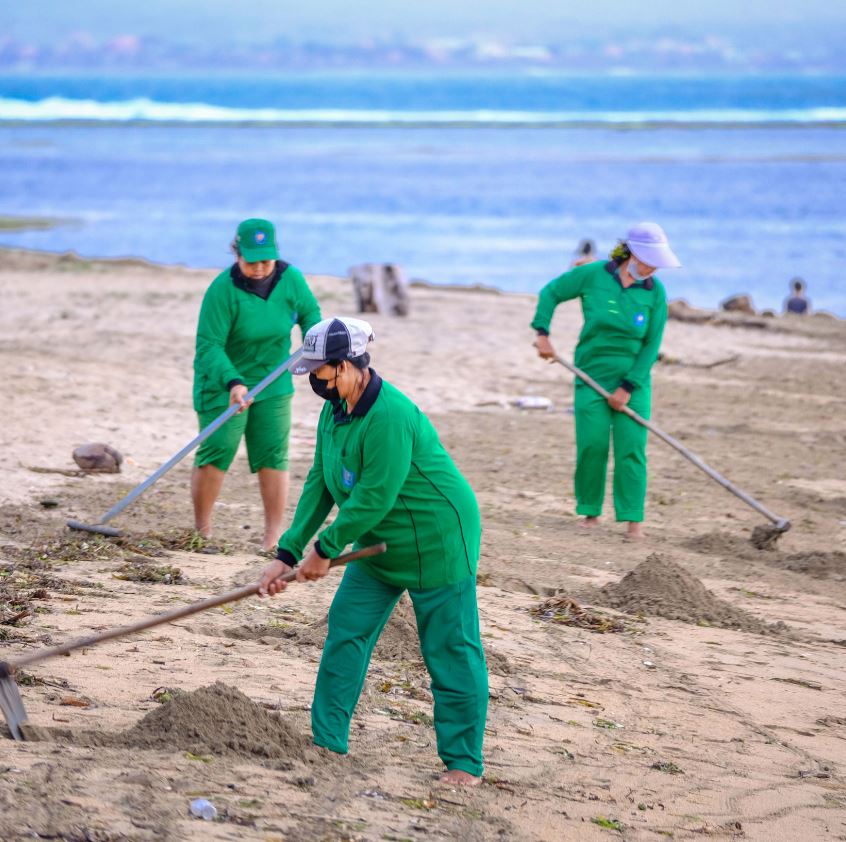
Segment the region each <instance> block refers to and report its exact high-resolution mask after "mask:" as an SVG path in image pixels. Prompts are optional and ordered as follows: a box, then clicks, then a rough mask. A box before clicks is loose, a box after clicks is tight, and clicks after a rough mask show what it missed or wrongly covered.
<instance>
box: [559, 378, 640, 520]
mask: <svg viewBox="0 0 846 842" xmlns="http://www.w3.org/2000/svg"><path fill="white" fill-rule="evenodd" d="M574 402H575V411H576V477H575V485H576V513H577V514H580V515H585V516H587V517H598V516H599V515H600V514H602V502H603V500H604V499H605V475H606V472H607V468H608V447H609V441H608V440H609V436H613V440H614V511H615V513H616V516H617V520H625V521H638V522H640V521H642V520H643V508H644V502H645V500H646V436H647V429H646V427H643V426H641V425H640V424H638V423H637V422H636V421H633V420H632V419H631V418H629V417H628V416H627V415H624V414H623V413H622V412H615V411H614V410H613V409H611V407H610V406H609V405H608V401H607V400H606V399H605V398H603V397H602V396H601V395H599V394H597V393H596V392H595V391H594V390H593V389H591V388H590V386H586V385H584V384H582V383H577V384H576V396H575V401H574ZM651 403H652V390H651V388H650V387H649V386H647V387H645V388H641V389H635V391H634V392H633V393H632V396H631V398H630V400H629V404H628V405H629V406H630V407H631V408H632V409H633V410H634V411H635V412H636V413H637V414H638V415H640V416H642V417H643V418H649V412H650V406H651Z"/></svg>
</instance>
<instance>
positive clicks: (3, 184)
mask: <svg viewBox="0 0 846 842" xmlns="http://www.w3.org/2000/svg"><path fill="white" fill-rule="evenodd" d="M0 176H2V177H1V178H0V215H2V214H19V215H25V216H38V215H44V216H52V217H59V218H62V219H65V220H67V224H64V225H61V226H59V227H57V228H55V229H53V230H50V231H23V232H0V243H2V244H4V245H13V246H23V247H29V248H43V249H48V250H52V251H64V250H68V249H73V250H75V251H77V252H79V253H81V254H83V255H89V256H123V255H134V256H140V257H146V258H148V259H151V260H155V261H160V262H166V263H184V264H187V265H192V266H208V267H215V266H224V265H226V264H227V263H228V262H229V260H230V255H229V253H228V249H227V247H228V243H229V242H230V241H231V238H232V234H233V232H234V228H235V225H236V224H237V222H238V221H239V220H240V219H242V218H244V217H247V216H267V217H269V218H270V219H273V220H274V221H275V222H276V223H277V225H278V228H279V232H280V241H281V243H282V250H283V253H284V256H285V258H286V259H287V260H289V261H290V262H292V263H295V264H296V265H298V266H300V267H301V268H302V269H303V270H305V271H307V272H330V273H336V274H344V273H345V272H346V270H347V268H348V267H349V266H350V265H352V264H355V263H359V262H364V261H394V262H397V263H399V264H401V265H402V266H403V267H404V268H405V269H406V271H407V272H408V274H409V275H410V276H412V277H415V278H423V279H427V280H429V281H432V282H436V283H478V284H486V285H491V286H496V287H499V288H502V289H507V290H520V291H529V292H534V291H537V290H538V289H539V288H540V287H541V286H542V285H543V284H544V283H546V282H547V281H548V280H549V279H550V278H552V277H554V276H555V275H557V274H559V273H560V272H561V271H563V270H564V269H565V268H566V267H567V265H568V264H569V262H570V260H571V258H572V253H573V250H574V248H575V246H576V243H577V241H578V240H579V239H580V238H582V237H591V238H593V239H595V240H596V241H597V243H598V245H599V247H600V251H602V252H603V253H604V252H605V251H607V250H608V249H609V248H610V247H611V246H612V245H613V244H614V243H615V242H616V240H617V238H618V237H621V236H623V234H624V233H625V230H626V228H627V227H628V225H629V224H631V223H632V222H634V221H637V220H640V219H651V220H655V221H658V222H660V223H661V224H662V225H663V226H664V227H665V229H666V230H667V232H668V234H669V236H670V239H671V242H672V245H673V247H674V249H675V250H676V252H677V253H678V254H679V256H680V258H681V259H682V262H683V263H684V267H683V268H682V269H679V270H673V271H667V272H665V273H664V274H663V276H662V278H663V280H664V282H665V283H666V285H667V287H668V290H669V292H670V295H671V296H672V297H683V298H686V299H687V300H688V301H690V302H691V303H694V304H698V305H704V306H714V305H715V304H716V303H717V302H718V301H719V300H720V299H721V298H723V297H724V296H726V295H728V294H731V293H734V292H748V293H750V294H752V296H753V298H754V300H755V303H756V304H757V305H758V306H761V307H765V306H769V307H779V306H780V304H781V301H782V299H783V298H784V296H785V294H786V292H787V282H788V280H789V279H790V278H791V277H793V276H794V275H800V276H802V277H804V278H805V279H806V281H807V282H808V287H809V295H810V297H811V299H812V301H813V303H814V305H815V306H816V307H818V308H824V309H828V310H831V311H833V312H836V313H838V314H839V315H843V316H846V283H844V282H843V281H842V280H841V273H840V269H841V267H842V266H843V265H844V261H846V211H844V203H843V193H844V189H846V79H844V78H840V77H837V78H834V77H810V76H796V77H789V78H788V77H779V78H774V77H751V78H728V77H717V78H693V77H684V78H682V77H679V78H668V77H663V78H661V77H626V76H623V77H610V76H607V77H598V78H597V77H580V76H564V75H560V74H544V73H532V74H512V75H508V76H506V75H503V74H497V75H495V74H482V73H475V74H469V73H468V74H456V73H452V74H431V73H428V74H424V73H414V74H411V73H406V74H399V73H393V74H386V73H375V72H374V73H344V74H342V73H335V74H329V73H323V74H310V75H305V74H300V75H296V76H290V75H289V76H260V75H246V74H244V75H229V76H215V77H212V78H205V77H202V76H199V75H194V76H188V77H186V76H182V77H178V78H176V77H166V76H147V77H127V76H119V75H118V76H113V77H108V78H107V77H98V76H75V77H66V78H57V77H49V76H22V75H19V76H5V77H3V76H0Z"/></svg>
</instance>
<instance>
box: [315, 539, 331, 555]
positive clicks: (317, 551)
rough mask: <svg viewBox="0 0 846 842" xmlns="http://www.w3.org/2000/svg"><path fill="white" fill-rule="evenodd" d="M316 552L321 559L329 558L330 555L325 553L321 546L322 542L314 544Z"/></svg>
mask: <svg viewBox="0 0 846 842" xmlns="http://www.w3.org/2000/svg"><path fill="white" fill-rule="evenodd" d="M314 551H315V552H316V553H317V554H318V555H319V556H320V557H321V558H329V553H327V552H325V551H324V549H323V547H321V546H320V541H319V540H318V541H315V542H314Z"/></svg>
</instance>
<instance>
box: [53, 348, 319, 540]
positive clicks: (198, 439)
mask: <svg viewBox="0 0 846 842" xmlns="http://www.w3.org/2000/svg"><path fill="white" fill-rule="evenodd" d="M302 355H303V349H302V348H298V349H297V350H296V351H294V353H293V354H291V356H290V357H288V359H287V360H285V362H284V363H282V364H281V365H279V366H277V367H276V368H275V369H273V371H271V372H270V374H268V375H267V376H266V377H265V378H264V379H263V380H261V381H260V382H259V383H257V384H256V385H255V386H253V388H252V389H250V391H249V392H247V394H246V395H244V400H246V401H249V400H250V399H252V398H254V397H255V396H256V395H258V394H259V393H260V392H263V391H264V390H265V389H266V388H267V387H268V386H269V385H270V384H271V383H273V382H274V381H275V380H278V379H279V378H280V377H281V376H282V375H283V374H284V373H285V372H286V371H289V370H290V369H291V368H292V367H293V366H294V365H295V364H296V363H297V362H299V359H300V357H301V356H302ZM240 411H241V407H240V405H239V404H232V405H231V406H230V407H229V408H228V409H226V410H224V411H223V412H222V413H221V414H220V415H218V416H217V418H215V419H214V421H212V422H211V423H210V424H209V425H208V426H207V427H204V428H203V429H202V430H200V432H199V433H198V434H197V435H196V436H195V437H194V438H193V439H191V441H189V442H188V444H186V445H185V446H184V447H183V448H182V449H181V450H179V451H177V452H176V453H174V454H173V456H171V457H170V459H168V460H167V462H165V463H164V464H163V465H162V466H161V467H159V468H158V470H156V471H154V472H153V473H152V474H150V476H148V477H147V479H145V480H144V481H143V482H141V483H139V484H138V485H136V486H135V488H133V489H132V491H130V492H129V493H128V494H127V495H126V496H125V497H124V498H123V499H122V500H118V502H117V503H115V504H114V506H112V507H111V509H109V510H108V511H107V512H106V513H105V514H104V515H103V516H102V517H101V518H100V520H98V521H97V524H96V525H95V528H92V526H91V525H89V524H85V523H81V522H80V521H78V520H69V521H68V526H69V527H70V528H71V529H82V530H84V531H86V532H97V531H98V530H97V529H96V526H99V525H102V524H104V523H106V522H108V521H110V520H111V519H112V518H113V517H115V515H118V514H120V513H121V512H122V511H123V510H124V509H125V508H126V507H127V506H128V505H129V504H130V503H131V502H132V501H133V500H136V499H137V498H138V497H140V496H141V495H142V494H143V493H144V492H145V491H146V490H147V489H148V488H149V487H150V486H151V485H153V483H155V482H158V480H159V479H161V477H163V476H164V475H165V474H166V473H167V472H168V471H169V470H170V469H171V468H173V467H174V466H175V465H177V464H178V463H179V462H181V461H182V460H183V459H184V458H185V457H186V456H187V455H188V454H189V453H190V452H191V451H192V450H194V448H196V447H197V446H199V445H200V444H201V443H202V442H204V441H205V440H206V439H207V438H208V437H209V436H210V435H211V434H212V433H214V432H215V431H216V430H218V429H219V428H220V427H222V426H223V425H224V424H225V423H226V422H227V421H228V420H229V419H230V418H231V417H232V416H233V415H237V413H238V412H240ZM115 531H116V533H117V534H118V535H119V534H120V531H119V530H115ZM103 534H108V533H106V532H104V533H103Z"/></svg>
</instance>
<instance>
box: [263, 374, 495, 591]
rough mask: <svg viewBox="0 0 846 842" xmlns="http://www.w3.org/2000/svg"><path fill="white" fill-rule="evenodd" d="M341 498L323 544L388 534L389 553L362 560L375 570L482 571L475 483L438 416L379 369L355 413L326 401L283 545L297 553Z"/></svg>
mask: <svg viewBox="0 0 846 842" xmlns="http://www.w3.org/2000/svg"><path fill="white" fill-rule="evenodd" d="M333 506H337V507H338V513H337V516H336V517H335V519H334V521H333V522H332V523H331V524H330V525H329V526H327V527H326V528H325V529H324V530H323V531H322V532H320V535H319V543H320V550H321V551H322V553H324V554H325V555H327V556H333V557H334V556H337V555H340V554H341V553H342V552H343V550H344V548H345V547H346V546H347V545H348V544H351V543H354V544H355V545H356V547H363V546H369V545H370V544H377V543H379V542H381V541H384V542H385V543H386V544H387V545H388V549H387V552H385V553H384V554H382V555H379V556H375V557H373V558H369V559H363V560H361V561H357V562H356V564H358V565H360V566H361V567H363V568H365V569H366V570H368V572H370V573H371V574H372V575H373V576H374V577H375V578H376V579H379V580H381V581H383V582H386V583H388V584H392V585H396V586H399V587H404V588H433V587H441V586H443V585H448V584H453V583H455V582H459V581H461V580H462V579H465V578H467V577H468V576H471V575H473V574H475V572H476V566H477V564H478V559H479V543H480V539H481V523H480V516H479V507H478V505H477V503H476V497H475V495H474V494H473V489H472V488H471V487H470V485H469V483H468V482H467V480H465V479H464V477H463V476H462V475H461V473H460V472H459V471H458V468H456V466H455V463H454V462H453V461H452V459H451V458H450V456H449V454H448V453H447V452H446V450H445V449H444V447H443V445H442V444H441V442H440V440H439V439H438V434H437V432H436V431H435V428H434V427H433V426H432V424H431V422H430V421H429V419H428V418H427V417H426V416H425V415H424V414H423V413H422V412H421V411H420V410H419V409H418V408H417V407H416V406H415V405H414V404H413V403H412V402H411V401H410V400H409V399H408V398H407V397H406V396H405V395H403V394H402V393H401V392H400V391H399V390H397V389H395V388H394V387H393V386H391V385H390V383H386V382H384V381H383V380H382V379H381V378H380V377H379V375H378V374H376V372H375V371H373V370H372V369H371V377H370V382H369V383H368V385H367V388H366V389H365V391H364V394H363V395H362V396H361V398H360V399H359V401H358V403H357V404H356V405H355V408H354V409H353V411H352V413H351V414H350V415H347V414H346V409H345V407H344V406H343V405H341V406H340V407H339V408H337V409H336V408H334V407H333V406H332V405H331V404H330V403H329V402H327V404H326V406H324V408H323V411H322V413H321V415H320V420H319V422H318V426H317V445H316V447H315V451H314V464H313V465H312V468H311V470H310V471H309V474H308V477H307V478H306V481H305V486H304V487H303V491H302V496H301V497H300V501H299V504H298V505H297V511H296V513H295V514H294V519H293V522H292V523H291V526H290V528H289V529H288V530H287V531H286V532H285V534H284V535H283V536H282V537H281V538H280V539H279V549H280V550H281V551H283V554H286V555H288V556H289V557H291V562H292V563H294V562H295V561H297V560H299V559H300V558H302V556H303V551H304V549H305V547H306V544H307V543H308V542H309V541H310V540H311V538H312V537H313V536H314V534H315V533H316V532H317V530H318V529H319V528H320V526H321V524H322V523H323V522H324V520H325V519H326V517H327V515H328V514H329V512H330V511H331V509H332V507H333Z"/></svg>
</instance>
